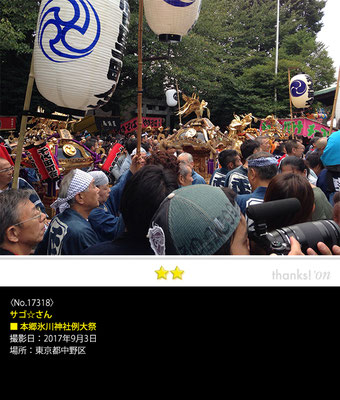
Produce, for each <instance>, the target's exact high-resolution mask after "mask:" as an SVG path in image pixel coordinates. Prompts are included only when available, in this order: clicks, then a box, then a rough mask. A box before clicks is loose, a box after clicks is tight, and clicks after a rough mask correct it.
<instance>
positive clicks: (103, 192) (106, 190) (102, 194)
mask: <svg viewBox="0 0 340 400" xmlns="http://www.w3.org/2000/svg"><path fill="white" fill-rule="evenodd" d="M97 187H98V189H99V193H98V196H99V204H104V203H105V202H106V200H107V199H108V198H109V196H110V187H109V184H108V183H107V184H106V185H100V186H97Z"/></svg>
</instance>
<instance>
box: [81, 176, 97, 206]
mask: <svg viewBox="0 0 340 400" xmlns="http://www.w3.org/2000/svg"><path fill="white" fill-rule="evenodd" d="M82 197H83V200H84V206H86V207H87V208H88V209H89V210H92V209H94V208H96V207H98V206H99V189H98V188H97V186H96V185H95V184H94V180H93V181H92V182H91V183H90V185H89V187H88V188H87V190H85V191H84V192H82Z"/></svg>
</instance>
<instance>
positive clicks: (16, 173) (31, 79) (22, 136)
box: [12, 55, 34, 189]
mask: <svg viewBox="0 0 340 400" xmlns="http://www.w3.org/2000/svg"><path fill="white" fill-rule="evenodd" d="M33 83H34V67H33V55H32V59H31V68H30V73H29V76H28V82H27V88H26V95H25V102H24V108H23V110H24V111H28V110H29V108H30V105H31V98H32V90H33ZM27 118H28V116H27V115H22V116H21V124H20V133H19V139H18V145H17V154H16V158H15V165H14V175H13V182H12V188H14V189H16V188H18V179H19V172H20V163H21V157H22V149H23V146H24V140H25V133H26V126H27Z"/></svg>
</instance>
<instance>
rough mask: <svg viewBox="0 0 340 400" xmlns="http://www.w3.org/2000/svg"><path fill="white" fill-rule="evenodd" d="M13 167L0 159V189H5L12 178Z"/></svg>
mask: <svg viewBox="0 0 340 400" xmlns="http://www.w3.org/2000/svg"><path fill="white" fill-rule="evenodd" d="M13 171H14V167H13V166H12V165H11V164H10V163H9V161H7V160H5V159H4V158H0V189H5V188H6V187H7V185H8V184H9V183H10V182H11V180H12V178H13Z"/></svg>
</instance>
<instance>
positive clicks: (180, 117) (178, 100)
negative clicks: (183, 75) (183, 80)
mask: <svg viewBox="0 0 340 400" xmlns="http://www.w3.org/2000/svg"><path fill="white" fill-rule="evenodd" d="M176 91H177V103H178V113H179V112H180V110H181V102H180V99H179V90H178V83H177V79H176ZM178 116H179V123H180V124H182V116H181V114H178Z"/></svg>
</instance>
